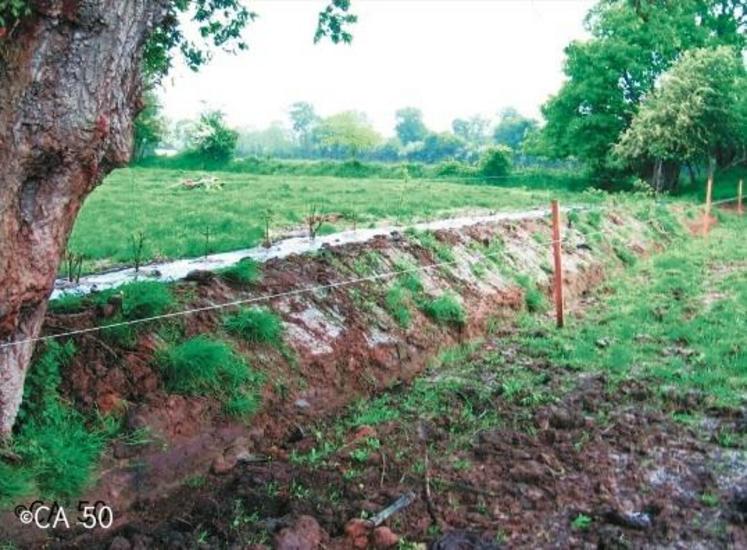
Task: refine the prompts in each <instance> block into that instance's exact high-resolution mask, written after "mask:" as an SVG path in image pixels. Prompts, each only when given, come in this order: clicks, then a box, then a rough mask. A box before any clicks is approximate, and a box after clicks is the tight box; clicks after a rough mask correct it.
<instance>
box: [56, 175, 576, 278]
mask: <svg viewBox="0 0 747 550" xmlns="http://www.w3.org/2000/svg"><path fill="white" fill-rule="evenodd" d="M204 175H209V176H211V177H216V178H218V180H219V181H220V182H222V184H223V187H222V189H220V190H209V191H208V190H203V189H192V190H188V189H185V188H184V187H182V186H181V185H180V182H181V181H183V180H184V179H187V178H191V179H198V178H200V177H201V176H204ZM558 178H559V179H560V180H562V179H563V178H562V177H560V176H557V177H555V179H558ZM548 181H553V178H550V177H548V178H542V177H540V176H537V175H531V176H521V175H517V176H515V178H514V179H512V180H510V185H513V186H515V187H511V186H510V185H509V182H502V183H501V186H500V187H497V186H494V185H466V184H464V183H459V182H450V181H443V180H438V179H416V180H414V179H413V180H409V181H405V180H403V179H382V178H340V177H331V176H307V175H272V176H264V175H252V174H242V173H234V172H210V173H201V172H192V171H186V170H163V169H155V168H127V169H122V170H117V171H115V172H113V173H112V174H111V175H110V176H109V177H108V178H107V179H106V180H105V181H104V183H103V184H102V185H101V186H100V187H99V188H97V189H96V190H95V191H94V192H93V193H92V194H91V195H90V196H89V197H88V199H87V200H86V202H85V204H84V206H83V209H82V211H81V213H80V216H79V217H78V220H77V221H76V224H75V227H74V230H73V234H72V237H71V239H70V245H69V248H70V249H71V250H73V251H75V252H77V253H80V254H83V255H84V256H85V258H86V261H85V270H86V271H92V270H99V269H102V268H105V267H107V266H112V265H120V264H131V263H133V259H134V258H133V255H134V253H133V251H132V245H131V237H132V235H133V234H136V233H138V232H142V233H143V234H144V236H145V239H144V242H143V253H142V260H143V261H152V260H156V259H171V258H180V257H199V256H202V255H204V254H206V253H217V252H226V251H230V250H237V249H241V248H245V247H251V246H256V245H259V244H261V242H262V240H263V238H264V219H265V215H266V213H267V211H268V209H269V210H270V211H271V212H272V217H271V219H272V222H271V227H270V231H271V233H272V234H274V235H278V234H279V233H282V232H283V231H286V230H288V229H291V228H294V229H297V228H300V227H303V226H304V217H305V216H306V215H307V212H308V208H309V205H310V204H315V205H318V208H319V210H320V212H323V213H327V214H339V215H344V217H341V218H339V219H338V220H337V221H335V223H334V227H332V226H326V227H325V230H324V231H322V233H325V232H328V231H333V230H335V229H337V230H341V229H347V228H350V227H352V226H353V224H355V225H356V226H357V227H367V226H370V225H371V224H378V223H386V222H388V223H392V222H395V223H411V222H415V221H424V220H430V219H436V218H439V217H443V216H448V215H455V214H457V213H460V212H464V211H475V210H479V211H483V212H484V211H504V210H516V209H525V208H535V207H541V206H544V205H546V204H547V203H548V201H549V198H550V196H551V195H552V196H553V197H556V198H560V199H561V200H567V201H571V200H573V201H578V200H579V197H578V195H577V194H576V193H572V192H569V191H567V190H566V189H565V188H564V187H562V186H560V185H559V184H558V187H557V188H554V189H552V191H549V190H548V187H547V182H548ZM403 191H404V192H403ZM351 213H354V216H353V215H352V214H351Z"/></svg>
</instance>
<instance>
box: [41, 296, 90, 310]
mask: <svg viewBox="0 0 747 550" xmlns="http://www.w3.org/2000/svg"><path fill="white" fill-rule="evenodd" d="M82 310H83V297H82V296H80V295H78V294H63V295H62V296H60V297H59V298H55V299H54V300H51V301H50V302H49V311H51V312H52V313H78V312H80V311H82Z"/></svg>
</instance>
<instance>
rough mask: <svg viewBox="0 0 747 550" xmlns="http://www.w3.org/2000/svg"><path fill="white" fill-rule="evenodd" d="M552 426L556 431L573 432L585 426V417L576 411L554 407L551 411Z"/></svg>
mask: <svg viewBox="0 0 747 550" xmlns="http://www.w3.org/2000/svg"><path fill="white" fill-rule="evenodd" d="M549 421H550V426H551V427H553V428H555V429H556V430H573V429H576V428H582V427H583V426H584V417H583V415H581V414H579V413H578V412H576V411H571V410H568V409H563V408H560V407H552V408H551V409H550V419H549Z"/></svg>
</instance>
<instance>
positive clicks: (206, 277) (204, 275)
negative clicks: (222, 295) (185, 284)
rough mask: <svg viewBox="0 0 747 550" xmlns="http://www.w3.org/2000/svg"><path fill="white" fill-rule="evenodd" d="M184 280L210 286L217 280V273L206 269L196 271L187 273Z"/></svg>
mask: <svg viewBox="0 0 747 550" xmlns="http://www.w3.org/2000/svg"><path fill="white" fill-rule="evenodd" d="M184 280H185V281H191V282H194V283H197V284H198V285H208V284H210V283H212V282H213V280H215V273H213V272H212V271H207V270H205V269H195V270H193V271H190V272H189V273H187V276H186V277H184Z"/></svg>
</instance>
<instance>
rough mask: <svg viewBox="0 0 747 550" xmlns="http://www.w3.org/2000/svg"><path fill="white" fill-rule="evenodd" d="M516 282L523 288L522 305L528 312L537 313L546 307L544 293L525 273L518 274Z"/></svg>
mask: <svg viewBox="0 0 747 550" xmlns="http://www.w3.org/2000/svg"><path fill="white" fill-rule="evenodd" d="M516 282H517V283H518V284H519V286H520V287H521V288H523V289H524V305H525V307H526V308H527V311H528V312H529V313H539V312H542V311H545V310H546V309H547V300H546V299H545V295H544V294H543V293H542V291H541V290H540V289H539V288H537V285H536V284H534V283H533V282H532V280H531V279H530V278H529V277H528V276H527V275H518V276H517V277H516Z"/></svg>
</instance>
